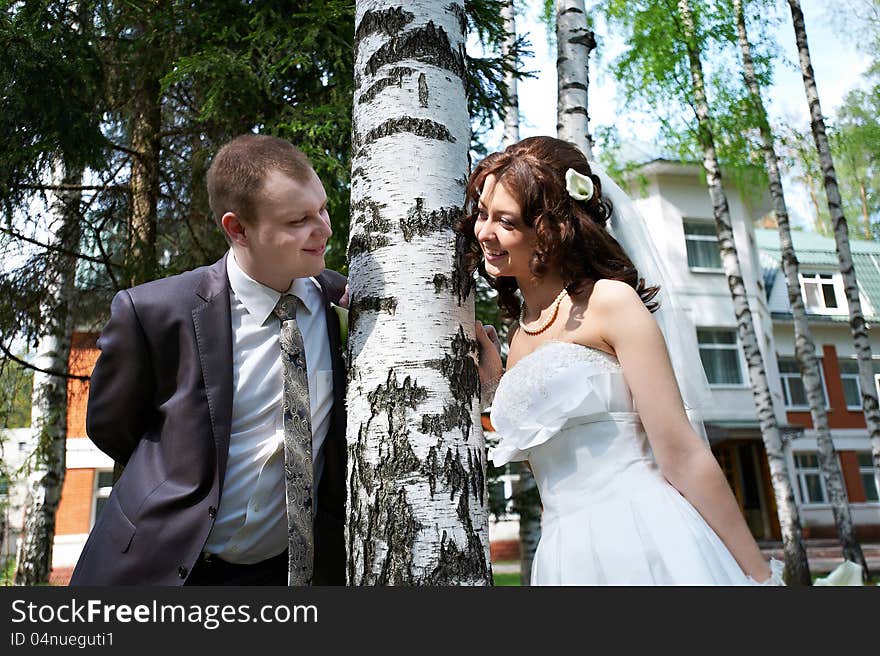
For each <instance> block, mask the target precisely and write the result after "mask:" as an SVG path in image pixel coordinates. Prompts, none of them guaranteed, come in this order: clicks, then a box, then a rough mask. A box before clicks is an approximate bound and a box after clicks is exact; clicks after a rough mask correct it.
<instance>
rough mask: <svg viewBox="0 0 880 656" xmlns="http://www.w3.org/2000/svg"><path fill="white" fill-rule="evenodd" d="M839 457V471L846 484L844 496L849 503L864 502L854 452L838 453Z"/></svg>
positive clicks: (863, 490) (857, 462)
mask: <svg viewBox="0 0 880 656" xmlns="http://www.w3.org/2000/svg"><path fill="white" fill-rule="evenodd" d="M837 455H838V456H839V457H840V469H841V470H842V471H843V480H844V482H845V484H846V495H847V496H848V497H849V500H850V503H858V502H865V501H867V500H868V498H867V497H866V496H865V486H864V485H862V477H861V475H860V474H859V460H858V458H857V457H856V452H855V451H838V452H837Z"/></svg>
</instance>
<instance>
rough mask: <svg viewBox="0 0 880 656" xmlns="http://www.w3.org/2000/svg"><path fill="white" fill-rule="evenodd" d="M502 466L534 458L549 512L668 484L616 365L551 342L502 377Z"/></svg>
mask: <svg viewBox="0 0 880 656" xmlns="http://www.w3.org/2000/svg"><path fill="white" fill-rule="evenodd" d="M492 425H493V426H494V427H495V429H496V431H497V433H498V435H499V437H500V441H499V443H498V445H497V446H496V447H495V448H494V449H492V450H491V452H490V458H491V459H492V461H493V462H494V463H495V465H496V466H500V465H502V464H505V463H507V462H511V461H515V460H528V461H529V465H530V466H531V468H532V472H533V474H534V476H535V481H536V483H537V484H538V488H539V490H540V492H541V500H542V502H543V503H544V507H545V512H552V511H553V510H556V509H558V510H564V509H566V508H567V507H568V506H569V505H571V504H574V505H582V504H583V502H584V498H585V496H584V495H589V498H591V499H593V500H595V499H596V498H597V497H601V496H604V495H605V494H607V493H610V492H612V491H613V490H614V489H615V488H618V486H620V485H622V484H623V485H625V484H627V481H628V480H629V482H630V483H633V482H634V480H633V477H636V478H638V480H639V484H642V483H644V481H645V480H646V477H647V479H648V480H651V479H653V480H657V481H658V482H659V481H660V480H662V477H661V475H660V473H659V471H658V470H657V467H656V464H655V463H654V460H653V457H652V455H651V449H650V446H649V444H648V440H647V436H646V435H645V431H644V428H643V427H642V423H641V420H640V419H639V415H638V413H637V412H636V410H635V406H634V403H633V398H632V394H631V393H630V390H629V387H628V386H627V384H626V381H625V379H624V377H623V369H622V367H621V366H620V363H619V362H618V361H617V359H616V358H615V357H614V356H612V355H609V354H607V353H605V352H604V351H600V350H598V349H595V348H590V347H587V346H583V345H581V344H574V343H571V342H559V341H551V342H546V343H544V344H542V345H541V346H539V347H538V348H537V349H535V351H533V352H532V353H530V354H529V355H527V356H525V357H524V358H522V359H521V360H520V361H519V362H518V363H517V364H516V366H514V367H513V368H511V369H510V370H509V371H508V372H507V373H506V374H505V375H504V377H503V378H502V379H501V382H500V384H499V385H498V390H497V391H496V393H495V400H494V403H493V405H492Z"/></svg>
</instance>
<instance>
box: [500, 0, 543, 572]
mask: <svg viewBox="0 0 880 656" xmlns="http://www.w3.org/2000/svg"><path fill="white" fill-rule="evenodd" d="M501 17H502V18H503V19H504V31H505V32H507V37H506V38H505V40H504V42H503V43H502V44H501V56H502V57H504V58H505V59H511V58H513V54H512V51H513V44H514V42H515V41H516V19H515V13H514V7H513V0H506V2H505V3H504V5H503V6H502V8H501ZM516 63H517V62H515V61H513V62H511V64H512V65H514V66H515V65H516ZM504 83H505V85H506V86H507V95H508V99H509V102H508V104H507V106H506V107H505V108H504V138H503V143H504V147H505V148H507V147H508V146H510V145H511V144H514V143H516V142H517V141H519V99H518V95H517V87H516V76H514V75H513V74H512V73H507V75H505V77H504ZM514 466H516V467H517V470H516V471H517V474H518V480H517V482H516V483H515V484H514V486H513V499H514V507H515V509H516V512H517V514H518V515H519V573H520V582H521V585H523V586H526V587H527V586H529V585H530V583H531V579H532V561H533V560H534V559H535V549H537V548H538V541H539V540H540V539H541V498H540V496H539V494H538V487H537V484H536V483H535V478H534V477H533V476H532V470H531V469H529V467H528V465H526V464H525V463H516V465H514Z"/></svg>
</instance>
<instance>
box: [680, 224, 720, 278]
mask: <svg viewBox="0 0 880 656" xmlns="http://www.w3.org/2000/svg"><path fill="white" fill-rule="evenodd" d="M684 243H685V246H686V248H687V259H688V266H689V267H690V268H691V269H707V270H711V271H721V270H722V269H721V253H720V251H719V250H718V234H717V233H716V232H715V224H714V223H711V222H709V221H694V220H688V219H685V221H684Z"/></svg>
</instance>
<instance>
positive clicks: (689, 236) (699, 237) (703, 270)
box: [681, 217, 724, 273]
mask: <svg viewBox="0 0 880 656" xmlns="http://www.w3.org/2000/svg"><path fill="white" fill-rule="evenodd" d="M689 223H690V224H694V223H701V224H704V225H712V226H714V225H715V223H714V221H712V220H711V219H697V218H693V217H683V218H682V221H681V227H682V230H683V231H684V254H685V261H687V243H688V242H689V241H711V242H713V243H714V244H715V247H716V248H717V249H718V268H715V267H700V266H691V263H690V262H688V269H690V270H691V271H692V272H694V273H724V267H723V266H722V265H721V247H720V246H719V245H718V235H717V234H716V235H692V234H689V233H688V230H687V226H688V224H689Z"/></svg>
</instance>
